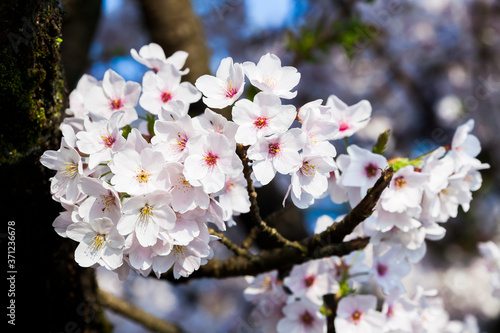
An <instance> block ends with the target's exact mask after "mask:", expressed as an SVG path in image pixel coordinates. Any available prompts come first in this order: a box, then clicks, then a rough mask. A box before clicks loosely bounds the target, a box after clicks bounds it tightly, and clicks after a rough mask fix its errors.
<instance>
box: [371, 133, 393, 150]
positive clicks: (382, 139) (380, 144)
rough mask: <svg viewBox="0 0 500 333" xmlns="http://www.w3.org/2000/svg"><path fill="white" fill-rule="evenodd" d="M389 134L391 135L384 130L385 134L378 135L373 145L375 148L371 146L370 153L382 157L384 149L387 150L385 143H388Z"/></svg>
mask: <svg viewBox="0 0 500 333" xmlns="http://www.w3.org/2000/svg"><path fill="white" fill-rule="evenodd" d="M390 133H391V131H390V130H385V132H382V133H380V135H379V136H378V139H377V142H376V143H375V146H373V149H372V151H373V152H374V153H375V154H379V155H382V154H383V153H384V152H385V149H386V148H387V142H389V134H390Z"/></svg>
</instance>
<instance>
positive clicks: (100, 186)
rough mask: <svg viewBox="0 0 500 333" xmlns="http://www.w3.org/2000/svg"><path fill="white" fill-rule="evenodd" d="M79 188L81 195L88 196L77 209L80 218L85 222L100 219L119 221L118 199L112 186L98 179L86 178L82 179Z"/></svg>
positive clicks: (119, 206)
mask: <svg viewBox="0 0 500 333" xmlns="http://www.w3.org/2000/svg"><path fill="white" fill-rule="evenodd" d="M79 186H80V189H81V191H82V193H84V194H86V195H88V197H87V198H86V199H85V200H84V201H83V202H82V203H81V204H80V206H79V208H78V213H79V214H80V216H81V217H82V218H84V219H86V220H87V221H90V220H93V219H95V218H100V217H109V218H110V219H111V220H112V221H118V220H119V219H120V217H121V203H120V197H119V195H118V192H116V190H115V189H114V187H113V186H111V185H109V184H108V183H107V182H104V181H102V180H100V179H95V178H88V177H85V178H82V179H81V181H80V184H79Z"/></svg>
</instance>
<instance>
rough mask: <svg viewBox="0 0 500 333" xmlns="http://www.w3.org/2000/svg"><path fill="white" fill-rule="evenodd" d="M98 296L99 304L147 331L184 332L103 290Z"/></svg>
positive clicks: (99, 290) (99, 291) (163, 332)
mask: <svg viewBox="0 0 500 333" xmlns="http://www.w3.org/2000/svg"><path fill="white" fill-rule="evenodd" d="M97 296H98V299H99V302H100V303H101V304H102V305H103V306H105V307H107V308H109V309H110V310H111V311H113V312H116V313H118V314H120V315H122V316H124V317H126V318H128V319H131V320H133V321H135V322H136V323H138V324H141V325H142V326H144V327H145V328H147V329H150V330H152V331H154V332H161V333H182V332H183V330H182V329H181V328H180V327H178V326H176V325H173V324H171V323H168V322H166V321H164V320H162V319H160V318H157V317H155V316H153V315H151V314H149V313H147V312H144V311H143V310H141V309H140V308H138V307H136V306H134V305H132V304H130V303H129V302H127V301H125V300H123V299H120V298H118V297H115V296H113V295H112V294H110V293H108V292H105V291H103V290H101V289H98V290H97Z"/></svg>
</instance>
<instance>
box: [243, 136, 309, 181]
mask: <svg viewBox="0 0 500 333" xmlns="http://www.w3.org/2000/svg"><path fill="white" fill-rule="evenodd" d="M305 140H306V136H305V134H304V132H302V131H301V130H300V129H298V128H292V129H290V130H288V131H286V132H284V133H281V134H274V135H271V136H269V137H262V138H260V139H259V140H258V141H257V142H256V143H255V144H254V145H252V146H250V148H249V149H248V153H247V154H248V157H249V158H250V159H251V160H253V171H254V173H255V178H257V180H258V181H260V182H261V184H262V185H266V184H268V183H269V182H270V181H271V180H272V179H273V178H274V176H275V175H276V172H279V173H281V174H285V175H286V174H288V173H291V172H294V171H296V170H298V169H299V168H300V167H301V165H302V163H301V158H300V155H299V150H300V149H302V147H303V146H304V143H305Z"/></svg>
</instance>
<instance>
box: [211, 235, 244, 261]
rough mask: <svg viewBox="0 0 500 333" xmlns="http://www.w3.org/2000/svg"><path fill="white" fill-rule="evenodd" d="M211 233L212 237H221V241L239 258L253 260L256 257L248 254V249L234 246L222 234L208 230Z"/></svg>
mask: <svg viewBox="0 0 500 333" xmlns="http://www.w3.org/2000/svg"><path fill="white" fill-rule="evenodd" d="M208 230H209V231H210V234H211V235H214V236H217V237H219V238H220V239H219V241H220V242H221V243H222V244H224V245H225V246H226V247H227V248H228V249H229V250H231V251H233V253H234V254H235V255H237V256H240V257H245V258H247V259H250V260H253V258H254V256H253V255H252V254H251V253H250V252H248V251H247V250H246V249H244V248H241V247H239V246H238V245H236V244H234V243H233V242H232V241H231V240H230V239H229V238H227V237H226V236H224V235H223V234H221V233H220V232H217V231H215V230H213V229H212V228H209V229H208Z"/></svg>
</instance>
